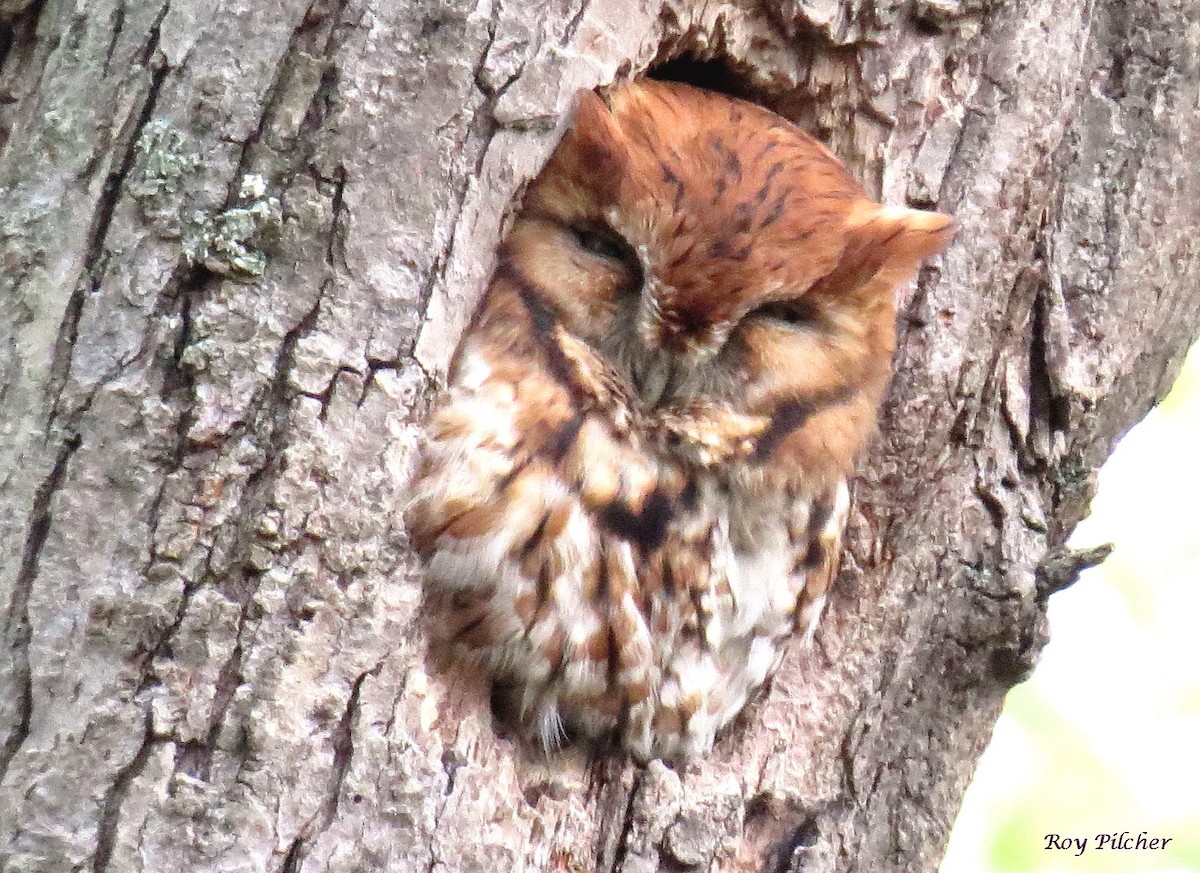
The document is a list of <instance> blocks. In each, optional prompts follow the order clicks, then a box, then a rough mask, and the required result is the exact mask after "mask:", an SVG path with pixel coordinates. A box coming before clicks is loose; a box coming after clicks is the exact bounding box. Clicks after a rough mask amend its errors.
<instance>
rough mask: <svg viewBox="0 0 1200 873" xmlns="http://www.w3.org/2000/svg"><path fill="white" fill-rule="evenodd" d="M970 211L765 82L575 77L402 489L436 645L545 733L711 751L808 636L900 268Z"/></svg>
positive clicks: (657, 753) (629, 745) (870, 416)
mask: <svg viewBox="0 0 1200 873" xmlns="http://www.w3.org/2000/svg"><path fill="white" fill-rule="evenodd" d="M951 234H952V229H951V222H950V219H949V218H947V217H946V216H944V215H940V214H937V213H932V212H922V211H917V210H912V209H905V208H895V207H885V206H881V205H879V204H878V203H876V202H874V201H872V200H871V199H870V198H869V197H868V196H867V195H866V193H865V192H864V191H863V189H862V188H861V187H860V186H859V185H858V184H857V183H856V182H855V181H854V179H853V178H851V176H850V175H849V174H848V173H847V171H846V169H845V168H844V167H843V166H842V164H841V163H839V161H838V160H837V159H836V158H835V157H834V156H833V155H832V153H830V152H829V151H828V150H827V149H826V148H825V147H824V146H822V145H821V144H820V143H819V142H817V141H816V140H815V139H813V138H812V137H810V136H808V135H807V134H805V133H804V132H803V131H801V130H800V129H799V128H797V127H796V126H794V125H793V124H791V123H789V122H788V121H786V120H784V119H783V118H781V117H779V116H777V115H775V114H773V113H771V112H769V111H767V110H766V109H764V108H762V107H760V106H757V105H754V104H751V103H747V102H743V101H741V100H737V99H733V98H731V97H728V96H725V95H723V94H717V93H711V92H707V91H703V90H700V89H697V88H694V87H689V86H687V85H683V84H673V83H665V82H658V81H650V80H644V81H635V82H632V83H629V84H625V85H623V86H619V87H616V88H615V89H613V90H612V91H611V92H610V93H609V94H608V95H607V97H606V98H601V97H600V96H597V94H595V93H592V92H583V93H580V94H579V95H578V99H577V105H576V108H575V111H574V114H573V117H572V120H571V124H570V125H569V129H568V130H567V131H566V133H565V135H564V136H563V138H562V140H561V142H560V143H559V145H558V147H557V149H556V150H555V151H554V153H553V154H552V156H551V157H550V159H549V161H548V163H547V164H546V166H545V168H544V169H543V170H542V172H541V173H540V174H539V175H538V176H537V178H536V179H534V181H533V182H532V183H531V184H530V186H529V188H528V190H527V191H526V193H525V196H524V200H523V202H522V205H521V208H520V211H519V213H518V215H517V216H516V218H515V221H514V223H513V226H512V229H511V231H510V232H509V233H508V235H507V238H506V239H505V240H504V242H503V244H502V245H501V247H500V250H499V252H498V255H497V266H496V268H495V272H494V274H493V276H492V278H491V282H490V285H489V287H488V289H487V292H486V295H485V297H484V299H483V301H482V304H481V306H480V309H479V311H478V312H477V313H476V315H475V317H474V320H473V322H472V323H471V325H470V327H469V328H468V330H467V332H466V334H465V336H464V338H463V340H462V343H461V345H460V347H459V349H458V351H457V353H456V356H455V359H454V361H453V363H452V367H451V371H450V378H449V386H448V391H447V392H446V394H445V396H444V399H443V401H442V402H441V405H440V406H439V407H438V408H437V409H436V410H435V412H434V413H433V414H432V416H431V418H430V421H429V423H428V425H427V434H426V440H425V444H424V447H423V450H422V456H421V459H420V461H419V463H418V466H417V472H416V476H415V481H414V491H413V496H412V500H411V503H410V505H409V507H408V510H407V520H408V526H409V530H410V533H411V538H412V543H413V545H414V547H415V548H416V550H417V552H418V554H419V555H420V557H421V559H422V561H423V564H424V568H425V577H426V587H425V591H426V596H427V600H428V603H429V605H430V608H431V609H432V610H434V613H435V614H436V615H437V616H438V619H437V622H436V625H437V627H438V629H439V633H440V635H441V637H442V639H441V644H443V645H445V646H446V647H448V649H449V651H450V652H451V653H452V654H453V655H454V656H455V657H458V658H462V659H467V660H470V661H471V662H473V663H476V664H478V665H480V666H481V667H482V668H483V669H484V670H486V671H487V673H488V675H489V676H490V678H491V680H492V682H493V685H494V689H495V692H496V693H497V695H499V697H500V698H501V699H502V700H503V701H504V706H505V708H506V709H507V710H508V711H509V712H510V713H511V714H512V716H513V717H514V718H515V720H516V721H517V722H518V723H519V725H520V729H521V732H522V734H523V735H524V736H525V737H526V738H527V739H528V740H529V741H531V742H534V743H540V744H542V745H543V746H544V747H546V748H547V749H550V748H554V747H556V746H558V745H559V744H561V743H562V742H564V741H566V740H567V739H572V740H586V741H589V742H592V743H595V744H600V745H603V746H607V747H609V748H612V747H613V746H614V745H615V746H616V747H618V748H621V749H624V750H626V751H628V752H629V753H631V754H632V755H633V756H634V757H635V758H637V759H640V760H648V759H651V758H656V757H657V758H664V759H667V760H680V759H687V758H689V757H692V756H696V755H700V754H702V753H704V752H705V751H707V750H708V749H709V748H710V747H711V746H712V743H713V739H714V736H715V735H716V733H717V732H718V731H719V730H720V729H721V728H722V726H724V725H726V724H728V723H729V721H730V720H731V719H733V718H734V717H735V716H736V715H737V714H738V712H739V711H740V710H741V709H742V708H743V707H744V706H745V705H746V703H747V701H748V700H749V699H750V698H751V696H752V695H753V694H754V693H755V691H756V690H757V689H759V688H760V686H762V685H763V683H764V682H766V680H767V679H768V678H769V677H770V676H771V674H772V671H773V670H774V669H775V668H776V666H777V664H778V663H779V661H780V658H781V654H782V652H783V651H784V647H785V645H786V643H787V641H788V640H789V638H790V637H792V636H793V635H800V636H803V637H811V635H812V633H813V630H814V628H815V626H816V624H817V620H818V618H819V617H820V615H821V610H822V607H823V605H824V603H825V597H826V592H827V590H828V589H829V586H830V583H831V581H832V578H833V576H834V573H835V571H836V568H837V565H838V552H839V541H840V537H841V531H842V528H843V525H844V524H845V522H846V517H847V513H848V510H849V492H848V490H847V484H846V483H847V477H848V476H850V475H851V473H852V470H853V461H854V458H855V455H856V453H857V452H858V451H859V450H860V449H861V448H862V446H863V443H864V440H866V439H867V437H868V436H869V434H870V433H871V431H872V429H873V427H874V424H875V417H876V413H877V407H878V404H879V400H880V396H881V394H882V392H883V390H884V388H885V386H886V384H887V381H888V378H889V374H890V365H891V355H892V349H893V345H894V338H895V315H896V313H895V304H894V301H893V296H894V293H895V290H896V288H897V286H898V285H899V284H901V283H903V282H905V281H907V280H908V279H910V278H911V276H912V275H913V273H914V272H915V271H916V269H917V267H918V265H919V263H920V262H921V260H922V259H923V258H926V257H928V256H930V255H932V254H934V253H936V252H938V251H939V250H941V249H942V248H943V247H944V246H945V245H946V243H947V242H948V241H949V239H950V236H951Z"/></svg>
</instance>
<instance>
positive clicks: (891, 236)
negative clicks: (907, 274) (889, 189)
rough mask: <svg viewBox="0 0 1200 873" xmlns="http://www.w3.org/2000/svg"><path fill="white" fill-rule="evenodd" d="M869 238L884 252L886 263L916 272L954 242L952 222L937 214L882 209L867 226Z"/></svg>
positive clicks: (893, 208)
mask: <svg viewBox="0 0 1200 873" xmlns="http://www.w3.org/2000/svg"><path fill="white" fill-rule="evenodd" d="M870 225H871V228H872V235H875V236H877V238H878V239H879V245H881V246H882V247H883V248H884V249H886V251H887V260H888V261H889V262H896V264H897V266H900V265H902V264H904V263H907V264H909V265H911V268H913V269H915V268H916V266H917V265H918V264H919V263H920V262H921V261H923V260H925V259H926V258H929V257H933V256H934V255H936V254H937V253H938V252H940V251H941V250H942V249H944V248H945V247H946V246H947V245H949V244H950V240H952V239H953V238H954V219H952V218H951V217H950V216H949V215H942V213H940V212H928V211H926V210H924V209H908V208H906V207H903V206H884V207H882V208H880V210H879V212H878V213H876V215H875V218H874V219H873V220H872V221H871V222H870Z"/></svg>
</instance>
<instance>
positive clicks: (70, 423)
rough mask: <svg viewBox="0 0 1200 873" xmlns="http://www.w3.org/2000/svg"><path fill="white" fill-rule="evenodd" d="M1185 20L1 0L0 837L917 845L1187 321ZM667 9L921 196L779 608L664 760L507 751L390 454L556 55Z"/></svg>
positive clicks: (128, 846)
mask: <svg viewBox="0 0 1200 873" xmlns="http://www.w3.org/2000/svg"><path fill="white" fill-rule="evenodd" d="M1197 18H1198V16H1197V11H1196V7H1195V5H1194V3H1193V0H1158V2H1152V0H1130V2H1125V3H1094V2H1092V0H1031V2H1028V3H1022V4H1015V3H1008V4H1006V3H1000V2H996V3H987V4H985V3H982V2H976V0H961V2H960V0H918V2H916V3H904V4H899V3H867V2H861V0H813V2H808V3H804V2H797V0H779V2H762V3H755V2H751V0H742V2H735V0H712V2H692V0H605V2H601V0H595V2H588V0H542V2H532V0H526V2H516V0H514V2H506V0H493V2H479V3H473V2H471V0H410V2H394V3H383V2H372V0H311V2H310V0H297V2H291V0H268V2H264V3H254V4H251V3H236V2H235V3H226V4H217V5H214V4H210V3H201V2H197V0H175V2H171V3H169V4H168V3H155V2H153V0H95V2H89V3H87V4H83V3H79V4H77V5H76V4H72V3H69V2H60V0H44V2H42V0H33V2H30V0H0V22H3V24H0V64H2V66H0V265H2V270H3V275H2V277H0V501H2V502H0V608H2V610H3V611H2V612H0V617H2V622H3V623H2V630H3V634H4V637H3V648H2V649H0V869H4V870H6V871H48V873H50V871H53V873H61V871H64V870H83V869H88V870H92V871H95V873H102V871H106V870H112V871H122V873H124V871H141V870H145V871H179V870H187V871H193V873H207V871H267V870H270V871H301V870H302V871H306V873H309V871H326V870H327V871H339V873H344V871H356V870H363V871H366V870H388V871H486V873H500V871H509V870H525V871H548V870H562V871H593V870H595V871H606V873H607V871H622V873H635V871H637V873H641V871H656V870H662V871H682V870H721V871H762V870H769V871H784V870H791V869H801V868H803V870H805V871H835V870H836V871H851V870H864V871H868V870H869V871H883V870H934V869H935V868H936V865H937V861H938V859H939V857H940V855H941V851H942V846H943V843H944V840H945V837H946V834H947V831H948V829H949V827H950V823H951V821H952V819H953V817H954V815H955V812H956V811H957V808H958V804H959V800H960V797H961V795H962V792H963V790H964V788H965V786H966V783H967V781H968V779H969V778H970V775H971V772H972V770H973V767H974V762H975V759H976V757H977V756H978V754H979V752H980V751H981V750H982V748H983V746H984V744H985V743H986V742H987V739H988V736H989V734H990V732H991V728H992V725H993V723H994V721H995V719H996V717H997V714H998V712H999V708H1000V704H1001V701H1002V699H1003V697H1004V694H1005V692H1006V690H1007V689H1008V688H1009V687H1010V686H1011V685H1012V684H1013V683H1014V682H1016V681H1019V679H1020V678H1022V677H1023V676H1024V675H1026V673H1027V671H1028V670H1029V668H1030V666H1031V665H1032V663H1033V662H1034V660H1035V659H1036V657H1037V653H1038V651H1039V649H1040V647H1041V645H1042V643H1043V641H1044V639H1045V630H1044V608H1045V603H1046V597H1047V596H1048V594H1049V592H1050V591H1051V590H1052V589H1053V588H1055V587H1056V586H1058V585H1062V584H1064V583H1065V582H1066V581H1069V579H1070V577H1071V570H1072V568H1073V566H1074V564H1075V563H1077V562H1075V561H1073V559H1072V558H1071V557H1070V556H1069V555H1066V556H1065V555H1063V554H1062V553H1061V552H1059V551H1057V550H1058V549H1059V547H1061V545H1062V543H1063V540H1064V538H1065V537H1066V535H1067V534H1068V533H1069V532H1070V530H1071V529H1072V527H1073V526H1074V524H1075V523H1076V521H1077V520H1078V519H1079V517H1080V516H1081V514H1082V513H1083V512H1084V510H1085V507H1086V505H1087V501H1088V499H1089V497H1090V494H1091V476H1092V473H1093V471H1094V470H1095V468H1096V467H1097V466H1098V465H1099V464H1100V463H1101V461H1102V460H1103V459H1104V458H1105V456H1106V455H1107V454H1108V451H1109V449H1110V448H1111V446H1112V444H1113V442H1114V441H1115V440H1116V439H1117V437H1118V436H1119V435H1120V434H1121V433H1123V432H1124V431H1125V430H1126V429H1127V428H1128V427H1129V426H1130V425H1132V424H1133V423H1134V422H1136V421H1137V420H1138V419H1139V418H1140V417H1141V416H1142V415H1143V414H1144V413H1145V412H1146V411H1147V410H1148V409H1149V408H1150V407H1151V405H1152V404H1153V403H1154V402H1155V401H1156V400H1157V399H1158V398H1159V397H1160V396H1161V395H1162V394H1163V393H1164V392H1165V390H1166V388H1167V387H1168V385H1169V383H1170V382H1171V379H1172V377H1173V375H1174V373H1175V372H1176V370H1177V368H1178V366H1179V363H1180V361H1181V359H1182V356H1183V354H1184V351H1185V349H1186V348H1187V346H1188V344H1189V342H1190V340H1191V339H1192V338H1193V337H1194V336H1196V334H1197V333H1198V332H1200V304H1198V300H1200V297H1198V295H1197V293H1196V290H1195V289H1196V285H1197V281H1198V280H1200V254H1198V251H1197V243H1196V239H1197V230H1198V226H1200V220H1198V218H1200V215H1198V210H1200V170H1198V169H1197V168H1198V167H1200V113H1197V111H1196V108H1197V105H1198V85H1197V83H1198V82H1200V64H1198V61H1197V53H1198V46H1200V21H1198V20H1197ZM681 56H682V57H687V58H690V59H691V61H692V62H687V63H676V64H674V65H673V66H668V67H667V68H666V70H667V71H668V72H669V73H671V74H672V75H682V76H687V77H691V78H692V79H694V80H697V81H700V82H701V83H702V84H704V83H708V84H723V85H724V86H725V87H727V88H732V89H734V90H737V91H739V92H741V93H745V94H749V95H750V96H752V97H754V98H755V99H758V100H761V101H762V102H764V103H766V104H767V105H770V106H773V107H775V108H776V109H778V110H779V111H781V112H784V113H786V114H788V115H790V116H792V117H794V118H796V119H798V120H800V121H801V122H802V123H804V124H805V125H806V126H808V127H809V128H810V129H812V130H814V131H816V132H818V133H820V134H821V135H822V136H823V137H824V138H826V139H827V140H828V141H829V142H830V144H831V145H832V147H833V148H834V149H835V150H836V151H837V152H839V153H840V154H841V155H842V156H843V157H844V158H845V159H846V160H847V162H848V163H849V164H850V166H851V167H852V168H853V169H854V170H855V171H856V172H858V173H859V174H860V175H861V176H862V177H863V178H864V179H865V180H866V181H867V184H868V187H871V188H873V189H874V190H875V192H876V193H878V194H880V195H881V196H883V197H884V198H885V199H886V200H887V201H889V202H893V203H899V202H904V201H908V202H911V203H915V204H920V205H928V204H935V205H937V206H938V207H939V208H941V209H943V210H945V211H948V212H952V213H954V214H955V215H957V217H958V220H959V225H960V228H961V229H960V233H959V237H958V240H957V242H956V243H955V244H954V246H953V248H952V249H951V250H950V251H949V252H948V253H947V254H946V255H945V256H944V257H943V258H942V259H941V261H940V263H939V266H937V267H936V268H934V269H928V270H926V271H925V272H924V274H923V275H922V277H921V280H920V282H919V284H918V286H917V288H916V290H915V291H914V292H913V293H912V296H911V297H910V298H909V299H908V300H907V301H906V302H905V306H904V308H903V315H902V319H901V331H900V335H901V342H900V349H899V352H898V354H897V373H898V376H897V378H896V380H895V384H894V386H893V389H892V391H891V394H890V396H889V399H888V401H887V403H886V409H885V417H884V423H883V426H882V428H881V436H880V438H879V439H878V440H877V441H876V443H875V445H874V447H873V449H872V451H871V453H870V456H869V457H868V458H867V459H866V461H865V464H864V470H863V474H862V477H861V481H860V482H859V485H858V490H857V499H858V511H857V514H856V516H855V518H854V520H853V522H852V526H851V531H850V536H849V548H848V553H847V557H846V561H845V564H846V568H845V572H844V573H843V576H842V579H841V581H840V584H839V587H838V589H837V592H836V596H835V597H834V599H833V602H832V605H831V608H830V610H829V613H828V618H827V621H826V623H825V625H824V628H823V630H822V631H821V633H820V634H819V635H818V640H817V643H818V644H817V646H815V647H814V648H813V649H812V650H811V651H808V652H802V651H799V650H798V649H797V650H795V651H793V653H792V654H791V656H790V657H789V659H788V660H787V662H786V664H785V667H784V668H783V670H782V671H781V673H780V675H779V676H778V678H777V679H776V681H775V683H774V687H773V690H772V691H771V693H770V695H769V696H768V697H767V698H766V699H765V700H764V701H762V702H761V703H760V704H758V705H757V706H755V707H753V710H752V712H751V713H750V714H749V715H748V717H747V718H745V719H743V720H742V721H741V722H739V724H738V725H737V726H736V727H735V729H733V730H731V731H729V732H728V733H727V734H726V735H725V736H724V737H723V738H722V739H721V740H720V742H719V743H718V746H717V749H716V751H715V753H714V754H713V755H712V756H711V757H710V758H709V759H707V760H705V761H702V762H698V763H696V764H694V765H692V766H689V767H687V768H686V769H684V770H682V771H675V770H671V769H668V768H666V767H664V766H661V765H659V764H652V765H651V766H649V767H647V768H645V769H641V768H637V767H635V766H633V765H631V764H629V763H627V762H623V761H619V760H601V761H598V762H585V761H583V760H581V758H580V757H579V756H577V755H572V754H566V755H562V756H559V757H556V758H553V759H551V760H549V761H546V760H540V759H537V758H536V757H531V756H528V755H526V754H523V753H521V752H520V751H519V750H515V749H514V748H513V747H512V746H511V744H510V743H509V742H508V741H506V740H504V739H498V738H497V736H496V735H495V733H494V731H493V728H492V725H491V722H490V718H489V715H488V707H487V701H486V696H485V695H484V694H483V692H482V691H481V689H480V686H479V683H478V681H476V680H472V679H471V678H470V677H464V676H457V675H453V674H444V673H440V672H436V671H433V670H432V669H431V668H430V667H429V666H428V665H427V664H426V661H425V657H424V652H423V648H422V636H421V632H420V623H419V620H418V607H419V601H420V582H419V577H418V574H417V571H416V568H415V566H414V563H413V560H412V558H411V556H410V555H409V553H408V552H407V551H406V545H405V534H404V531H403V528H402V525H401V522H400V508H401V506H402V505H403V503H404V500H405V485H404V482H405V477H406V471H407V469H408V465H409V464H410V462H411V457H410V456H411V449H412V446H413V444H414V440H415V434H416V428H417V426H418V425H417V423H418V422H419V419H420V416H421V413H422V410H423V409H424V408H425V406H426V405H427V401H428V397H429V396H430V393H431V391H432V390H433V386H434V385H435V384H436V378H437V375H438V374H439V373H440V372H442V371H443V369H444V367H445V364H446V361H447V359H448V356H449V353H450V351H451V350H452V348H453V345H454V343H455V340H456V337H457V334H458V332H459V330H460V329H461V326H462V324H463V321H464V319H465V318H467V317H468V315H469V313H470V310H471V307H472V305H473V301H474V299H475V298H476V295H477V294H478V293H479V291H480V289H481V288H482V285H483V281H484V278H485V276H486V273H487V270H488V268H489V266H490V257H491V253H492V251H493V250H494V247H495V245H496V242H497V240H498V238H499V236H500V234H501V231H502V222H503V217H504V215H505V212H506V209H507V208H508V207H509V204H510V202H511V199H512V197H513V195H514V193H516V192H517V191H518V189H519V187H520V185H521V184H522V183H523V182H524V181H525V180H527V179H528V178H529V177H530V176H531V175H532V174H533V173H534V172H535V171H536V170H537V168H538V166H539V165H540V163H541V161H542V160H543V159H544V157H545V155H546V154H547V152H548V150H549V148H550V147H551V145H552V143H553V141H554V138H555V133H554V130H555V124H556V123H557V120H558V119H559V118H560V116H561V114H562V113H563V112H564V110H566V109H567V108H568V106H569V105H570V102H571V97H572V94H573V92H574V91H575V89H577V88H580V87H592V86H594V85H597V84H604V83H607V82H610V81H612V80H613V79H614V77H618V76H624V75H629V74H633V73H638V72H641V71H643V70H645V69H646V68H647V67H650V66H652V65H654V64H661V63H662V62H664V61H668V60H670V59H671V58H675V57H681ZM702 59H710V60H713V61H714V63H711V64H707V65H705V64H699V63H695V61H697V60H702ZM1047 555H1050V556H1051V558H1052V560H1049V561H1047V560H1046V558H1047ZM1039 567H1042V569H1041V570H1040V571H1039Z"/></svg>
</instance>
